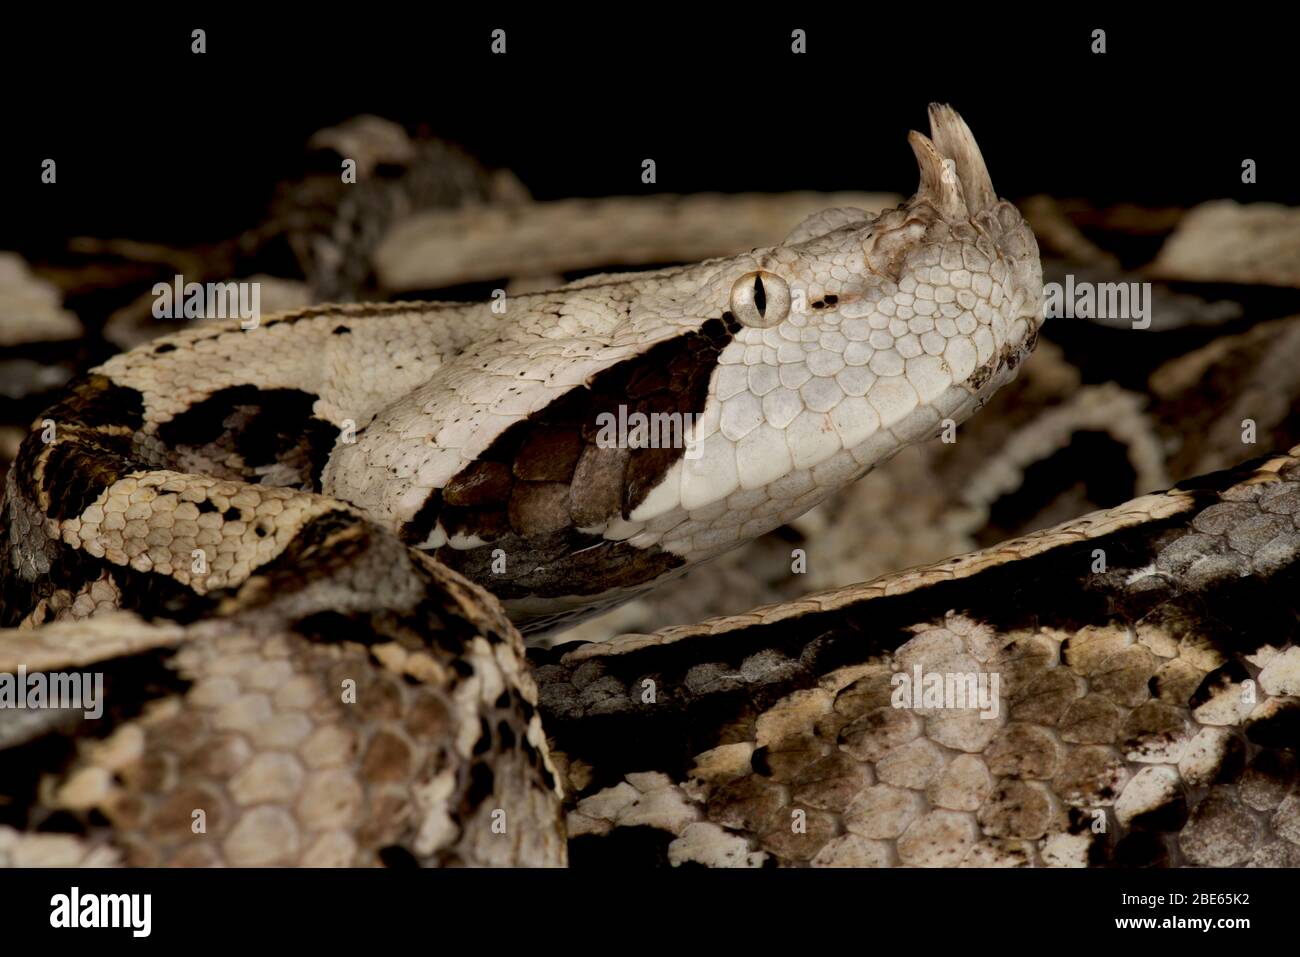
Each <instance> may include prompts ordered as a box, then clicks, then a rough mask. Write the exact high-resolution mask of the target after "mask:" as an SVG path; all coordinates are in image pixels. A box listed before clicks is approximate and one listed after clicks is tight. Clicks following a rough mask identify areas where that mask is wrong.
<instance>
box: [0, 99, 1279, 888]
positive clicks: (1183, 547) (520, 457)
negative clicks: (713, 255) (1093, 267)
mask: <svg viewBox="0 0 1300 957" xmlns="http://www.w3.org/2000/svg"><path fill="white" fill-rule="evenodd" d="M930 120H931V136H930V137H928V138H927V137H925V136H922V135H920V134H918V133H913V134H912V135H911V137H910V142H911V145H912V148H913V150H914V152H915V154H916V158H917V162H918V164H919V167H920V185H919V187H918V189H917V192H916V194H915V195H914V196H913V197H912V198H911V199H910V200H908V201H907V202H906V203H904V204H903V205H901V206H899V207H898V208H896V209H891V210H887V211H885V212H883V213H881V214H880V215H879V216H877V217H875V218H870V217H869V216H868V215H867V214H866V213H864V212H862V211H861V210H856V209H847V208H833V209H827V210H825V211H823V212H821V213H819V214H817V215H814V216H812V217H810V218H809V219H807V220H806V221H805V222H803V223H802V224H801V225H800V226H798V227H797V228H796V229H795V230H794V232H793V233H792V234H791V235H790V236H789V237H788V238H787V239H786V240H785V242H784V243H782V244H780V245H778V246H774V247H770V248H762V249H755V250H752V251H751V252H748V253H745V254H742V255H738V256H735V257H732V258H729V259H717V260H709V261H705V262H701V263H698V264H695V265H691V266H685V267H675V268H669V269H662V270H658V271H653V272H639V273H629V274H622V275H600V276H595V277H591V278H588V279H583V280H580V281H578V282H574V283H571V284H569V285H567V286H564V287H563V288H561V289H558V290H555V291H551V292H542V293H535V294H527V295H518V296H513V297H511V298H510V299H509V301H508V305H507V309H506V311H505V313H504V314H499V313H498V312H495V311H494V310H493V308H492V305H491V304H488V303H484V304H481V305H452V304H445V305H444V304H428V303H394V304H365V305H341V306H322V307H313V308H309V309H304V310H300V311H296V312H291V313H284V314H278V315H276V316H273V317H271V318H269V319H268V320H266V321H264V322H262V323H260V324H258V325H257V326H256V327H255V328H251V329H245V328H242V327H241V326H240V324H239V322H238V321H231V322H226V323H219V324H218V323H204V324H201V325H200V326H199V327H198V328H195V329H193V330H187V331H183V332H180V333H177V334H175V335H169V336H164V337H162V338H160V339H155V340H153V341H151V342H149V343H146V344H145V345H143V346H140V347H139V348H136V349H134V350H133V351H130V352H127V353H124V354H122V355H119V356H115V357H114V358H112V359H110V360H109V361H108V362H106V363H104V364H103V365H101V366H100V367H98V368H97V369H95V370H93V371H92V372H91V373H90V374H89V375H87V376H85V377H83V378H81V379H79V380H78V381H76V382H75V383H74V384H73V385H71V386H70V387H69V388H68V389H67V391H66V393H65V394H64V396H63V398H62V399H61V400H60V401H59V402H58V403H57V404H56V405H55V406H54V407H53V408H51V409H49V410H48V411H47V412H46V413H45V414H44V415H43V416H41V417H40V419H39V420H38V421H37V422H36V423H35V424H34V426H33V429H32V431H31V432H30V433H29V434H28V436H27V437H26V439H25V440H24V442H23V444H22V446H21V448H20V450H19V453H18V456H17V459H16V460H15V463H14V467H13V468H12V469H11V470H10V471H9V473H8V475H7V478H6V484H5V491H4V506H3V515H4V522H5V526H6V528H5V536H4V539H3V549H4V555H3V563H2V565H0V585H2V586H3V616H4V617H3V622H2V624H3V625H4V626H5V627H6V628H7V629H8V630H6V631H5V632H4V633H3V640H0V672H10V673H17V672H18V670H19V669H20V668H21V669H23V670H24V671H25V672H26V673H28V674H46V675H48V676H51V677H53V676H56V675H58V674H64V673H71V672H78V671H93V672H97V673H102V674H103V676H104V681H105V696H104V701H105V712H104V715H103V717H102V718H100V719H98V720H87V719H85V718H84V717H83V716H82V713H81V712H80V711H78V710H76V709H64V710H58V709H44V710H12V709H5V710H0V761H2V762H3V770H4V774H3V775H0V807H3V809H4V811H5V817H4V818H3V821H4V823H3V824H2V825H0V861H3V862H5V863H42V862H56V861H57V862H59V863H72V862H75V863H112V864H135V865H156V864H173V865H208V864H233V865H294V864H301V865H370V864H377V863H383V864H389V865H392V864H400V863H419V864H425V865H428V864H455V863H460V864H489V865H492V864H495V865H506V864H528V865H542V864H550V865H554V864H562V863H564V862H565V861H566V859H567V857H568V853H569V850H568V848H569V844H568V842H569V841H577V840H588V841H599V840H613V839H616V838H617V836H618V835H619V834H620V833H623V832H626V831H627V830H628V829H637V828H639V829H650V830H652V831H654V832H656V833H658V834H659V835H661V836H662V842H661V845H662V858H663V859H664V860H666V861H668V862H669V863H672V864H682V863H687V862H695V863H703V864H709V865H725V866H759V865H764V864H770V863H780V864H796V865H797V864H807V863H811V864H814V865H869V866H885V865H890V864H897V863H905V864H920V865H928V866H947V865H958V864H962V865H967V866H971V865H975V866H979V865H993V864H1046V865H1082V864H1099V863H1108V862H1111V863H1121V864H1151V863H1171V864H1181V863H1193V864H1241V863H1256V864H1287V863H1295V862H1296V860H1297V855H1298V854H1300V797H1298V796H1297V794H1296V792H1295V789H1294V787H1293V781H1294V777H1295V768H1294V764H1295V761H1294V751H1295V749H1296V747H1297V743H1298V742H1300V709H1298V708H1297V698H1296V696H1297V695H1300V650H1297V648H1296V646H1295V644H1294V643H1293V641H1292V640H1291V637H1292V634H1293V628H1294V614H1293V613H1292V612H1291V610H1290V607H1289V606H1288V605H1286V603H1285V600H1284V598H1281V597H1279V596H1284V595H1285V594H1286V593H1287V591H1288V585H1289V583H1290V576H1292V575H1293V574H1294V567H1295V562H1294V557H1295V553H1296V550H1297V548H1300V536H1298V535H1297V532H1296V525H1295V521H1296V519H1297V516H1300V462H1298V461H1297V459H1296V457H1295V456H1294V455H1279V456H1274V457H1270V458H1265V459H1261V460H1256V461H1253V462H1251V463H1247V464H1245V465H1242V466H1240V467H1238V468H1237V469H1236V470H1232V471H1229V472H1224V473H1216V474H1214V475H1211V476H1207V477H1205V478H1204V479H1202V480H1199V481H1196V482H1191V483H1188V484H1187V485H1185V486H1183V487H1175V488H1174V489H1172V490H1170V491H1168V492H1164V493H1160V494H1154V495H1147V496H1144V497H1142V498H1139V499H1135V500H1133V501H1131V502H1129V503H1127V504H1125V505H1121V506H1119V507H1117V508H1114V509H1111V510H1108V511H1105V512H1097V513H1093V514H1090V515H1086V516H1084V517H1082V518H1079V519H1076V520H1074V521H1072V522H1068V523H1065V524H1063V525H1059V526H1057V527H1054V528H1050V529H1047V530H1045V531H1042V532H1038V533H1035V534H1033V535H1030V536H1026V537H1023V538H1019V539H1013V540H1011V541H1007V542H1003V543H1001V544H1000V545H996V546H993V547H991V548H988V549H985V550H983V551H979V552H974V553H971V554H968V555H964V556H960V557H957V558H953V559H950V560H948V561H945V562H942V563H938V564H934V565H929V566H925V567H921V568H916V569H912V570H909V571H906V572H900V573H896V574H893V575H889V576H885V577H884V578H881V579H878V580H876V581H874V582H871V583H867V584H864V585H858V586H851V587H849V588H845V589H839V590H836V591H832V592H825V593H822V594H819V595H813V596H809V597H807V598H805V599H801V600H798V601H794V602H787V603H784V604H779V605H773V606H769V607H765V608H759V609H755V610H754V611H753V612H751V613H749V614H747V615H742V616H736V617H733V618H724V619H713V620H710V621H706V622H703V623H702V624H700V625H694V626H684V627H678V628H669V629H665V630H663V631H661V632H659V633H656V634H654V635H627V636H623V637H621V638H618V639H615V640H614V641H612V642H608V643H603V644H586V645H580V646H578V647H576V648H573V647H572V646H569V647H568V648H567V649H566V648H557V649H552V650H545V649H534V650H533V651H532V652H531V656H532V659H533V660H532V661H531V662H530V661H529V660H528V655H529V653H528V652H526V649H525V645H524V641H523V638H522V635H521V632H522V634H523V635H528V634H541V633H544V632H546V631H548V630H552V629H555V628H556V627H558V626H560V625H568V624H571V623H573V622H574V621H576V620H578V619H580V618H582V617H584V616H586V615H590V614H592V613H594V612H596V611H599V610H602V609H605V608H609V607H612V606H614V605H617V604H619V603H621V602H624V601H627V600H628V599H630V598H633V597H635V596H637V595H639V594H642V593H643V592H645V591H647V590H648V589H650V588H651V587H653V586H654V585H657V584H659V583H661V582H663V581H665V580H668V579H670V578H673V577H676V576H679V575H681V574H683V573H684V572H685V571H686V570H688V569H689V568H690V567H692V566H693V565H696V564H698V563H700V562H704V561H707V560H709V559H712V558H715V557H717V556H719V555H721V554H723V553H725V552H727V551H729V550H731V549H733V548H735V547H736V546H738V545H741V544H744V543H746V542H748V541H750V540H752V539H754V538H756V537H757V536H759V535H762V534H764V533H766V532H768V531H771V530H772V529H774V528H777V527H778V526H781V525H783V524H784V523H786V522H788V521H790V520H792V519H794V518H796V517H797V516H799V515H801V514H803V513H804V512H806V511H807V510H809V509H811V508H812V507H813V506H815V505H817V504H818V503H820V502H822V501H823V500H825V499H826V498H827V497H828V496H830V495H831V494H832V493H834V492H835V491H837V490H839V489H841V488H843V487H845V486H847V485H849V484H850V483H852V482H854V481H856V480H857V479H859V478H860V477H862V476H863V475H864V474H865V473H867V472H868V471H870V470H871V469H872V468H873V467H875V466H876V465H878V464H880V463H882V462H884V461H885V460H887V459H889V458H890V457H892V456H893V455H894V454H895V453H897V452H899V451H900V450H901V449H903V448H904V447H906V446H909V445H912V444H914V443H918V442H922V441H925V440H927V439H931V438H933V437H935V436H936V435H938V434H940V433H941V432H942V431H943V430H944V429H946V428H952V427H954V426H956V425H958V424H960V423H961V422H963V421H964V420H965V419H966V418H967V417H969V416H970V415H972V414H973V413H974V412H975V411H976V410H977V409H979V408H980V407H982V406H983V405H984V404H985V403H986V402H987V401H988V400H989V398H990V397H991V396H992V394H993V393H994V392H995V391H996V390H997V389H998V388H999V387H1001V386H1002V385H1004V384H1006V383H1007V382H1009V381H1010V380H1011V379H1012V377H1013V376H1014V375H1015V373H1016V372H1017V369H1018V367H1019V366H1020V364H1021V362H1022V361H1023V360H1024V359H1025V358H1026V356H1028V354H1029V353H1030V352H1031V350H1032V349H1033V348H1034V345H1035V342H1036V340H1037V335H1038V330H1039V327H1040V325H1041V324H1042V321H1043V312H1042V286H1043V279H1042V270H1041V265H1040V260H1039V251H1038V246H1037V243H1036V241H1035V238H1034V235H1033V233H1032V232H1031V230H1030V228H1029V226H1028V225H1027V224H1026V223H1025V221H1024V220H1023V219H1022V217H1021V214H1020V213H1019V212H1018V211H1017V209H1016V208H1015V207H1014V206H1012V205H1011V204H1010V203H1008V202H1006V201H1004V200H1000V199H999V198H998V197H997V196H996V194H995V193H994V191H993V187H992V183H991V181H990V179H989V175H988V172H987V170H986V169H985V165H984V161H983V158H982V156H981V154H980V151H979V149H978V147H977V146H976V145H975V141H974V139H973V138H972V136H971V134H970V131H969V130H968V129H967V127H966V125H965V123H964V122H963V121H962V120H961V119H960V117H958V116H957V114H956V113H955V112H953V111H952V110H951V109H949V108H947V107H943V106H934V107H932V108H931V114H930ZM629 412H639V413H641V414H643V415H646V416H663V417H665V420H667V419H670V418H671V417H673V416H677V417H683V416H685V417H690V418H689V419H687V421H689V422H691V423H692V426H693V427H692V430H691V437H692V439H693V444H692V445H691V446H690V447H689V448H684V447H682V445H681V444H680V443H677V444H675V445H674V444H670V445H669V447H628V445H627V444H626V443H609V442H605V441H603V440H601V438H600V428H599V425H600V423H601V422H602V421H607V418H604V417H607V416H613V417H615V418H616V419H617V417H618V416H619V415H620V414H623V415H626V414H628V413H629ZM863 536H864V539H865V540H866V541H868V542H869V541H870V529H864V530H863ZM1099 553H1100V554H1101V555H1102V560H1101V561H1100V562H1099V561H1098V557H1097V556H1098V554H1099ZM512 622H513V624H512ZM1243 626H1249V627H1243ZM516 629H518V630H516ZM918 669H919V670H918ZM922 673H937V674H949V675H950V674H958V675H972V676H977V677H979V678H981V679H983V678H985V677H993V676H996V677H997V678H998V683H997V684H996V685H994V687H995V688H998V689H999V690H998V691H997V692H996V694H997V695H999V697H998V698H997V700H996V704H997V707H996V708H994V709H993V710H994V711H995V714H992V715H984V716H981V714H980V709H977V708H969V707H965V708H945V707H943V706H942V705H941V704H936V703H934V702H930V701H929V700H928V699H927V700H922V699H920V698H918V699H917V702H915V703H914V704H915V706H907V707H897V706H896V701H895V700H894V699H895V695H894V692H895V690H896V687H897V682H896V681H895V680H894V678H895V676H896V675H899V674H902V675H912V674H918V675H919V674H922ZM54 832H58V833H57V836H56V835H55V833H54ZM574 846H575V847H576V846H577V845H576V844H575V845H574Z"/></svg>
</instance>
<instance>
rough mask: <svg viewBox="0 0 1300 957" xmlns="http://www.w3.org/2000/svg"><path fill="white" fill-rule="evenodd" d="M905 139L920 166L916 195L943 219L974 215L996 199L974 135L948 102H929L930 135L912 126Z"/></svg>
mask: <svg viewBox="0 0 1300 957" xmlns="http://www.w3.org/2000/svg"><path fill="white" fill-rule="evenodd" d="M907 141H908V142H909V143H910V144H911V146H912V151H913V152H914V153H915V154H916V162H917V165H918V166H919V167H920V170H921V182H920V185H919V186H918V187H917V197H918V198H920V199H924V200H927V201H929V203H930V204H931V205H932V206H934V208H935V209H937V210H938V211H939V212H940V213H942V214H943V216H944V218H945V219H973V218H975V217H976V216H978V215H979V214H980V213H982V212H984V211H985V210H987V209H989V208H990V207H992V206H993V205H994V204H995V203H996V202H997V201H998V197H997V194H996V193H995V192H994V191H993V181H992V180H991V179H989V171H988V167H987V166H985V165H984V156H983V154H981V153H980V148H979V146H978V145H977V144H976V142H975V136H974V135H973V134H972V133H971V131H970V127H969V126H967V125H966V121H965V120H963V119H962V118H961V116H960V115H959V114H958V113H957V111H956V110H954V109H953V108H952V107H951V106H948V105H946V104H943V103H931V104H930V135H929V136H926V135H925V134H923V133H918V132H916V131H915V130H913V131H912V132H911V133H909V134H908V137H907Z"/></svg>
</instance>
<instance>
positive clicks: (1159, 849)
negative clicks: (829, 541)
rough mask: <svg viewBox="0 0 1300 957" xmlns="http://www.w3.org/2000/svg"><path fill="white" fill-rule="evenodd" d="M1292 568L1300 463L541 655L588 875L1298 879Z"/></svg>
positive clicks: (546, 702)
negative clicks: (711, 871)
mask: <svg viewBox="0 0 1300 957" xmlns="http://www.w3.org/2000/svg"><path fill="white" fill-rule="evenodd" d="M1298 559H1300V447H1297V448H1295V449H1292V450H1291V452H1290V453H1288V454H1284V455H1276V456H1271V457H1266V458H1263V459H1257V460H1254V461H1252V462H1249V463H1246V464H1244V465H1242V466H1239V467H1238V468H1235V469H1231V470H1228V471H1226V472H1222V473H1215V474H1211V475H1207V476H1201V477H1199V478H1197V479H1194V480H1191V481H1188V482H1186V483H1183V484H1182V485H1181V486H1178V487H1175V488H1174V489H1172V490H1170V491H1168V492H1164V493H1160V494H1153V495H1147V496H1143V497H1141V498H1138V499H1134V500H1133V501H1130V502H1128V503H1126V504H1124V505H1121V506H1119V507H1117V508H1114V509H1110V510H1108V511H1103V512H1096V513H1093V514H1090V515H1086V516H1083V517H1081V518H1079V519H1076V520H1074V521H1071V522H1067V523H1065V524H1063V525H1059V526H1057V527H1055V528H1050V529H1047V530H1044V531H1042V532H1038V533H1035V534H1033V535H1029V536H1027V537H1024V538H1020V539H1014V540H1011V541H1008V542H1005V543H1003V544H1001V545H997V546H994V547H992V548H988V549H985V550H983V551H979V552H974V553H972V554H969V555H964V556H961V557H958V558H954V559H951V560H949V561H945V562H941V563H938V564H935V565H931V566H926V567H921V568H917V569H913V570H910V571H906V572H900V573H897V574H893V575H888V576H885V577H883V578H881V579H878V580H876V581H873V582H870V583H866V584H862V585H854V586H849V587H847V588H842V589H838V590H835V591H831V592H825V593H822V594H819V595H811V596H809V597H807V598H806V599H802V600H799V601H794V602H789V603H786V604H783V605H774V606H770V607H766V608H757V609H755V610H754V611H752V612H750V613H748V614H745V615H740V616H735V617H732V618H722V619H714V620H710V621H705V622H703V623H701V624H699V625H694V626H683V627H678V628H669V629H665V630H664V631H663V632H660V633H658V634H653V635H627V636H624V637H622V638H619V639H615V640H614V641H612V642H610V643H607V644H602V645H584V646H581V647H579V648H577V649H571V650H567V651H563V653H561V650H562V649H556V651H554V652H551V653H542V652H536V653H535V654H537V655H538V656H539V658H540V659H542V660H541V661H540V662H539V663H540V667H539V668H538V670H537V677H538V681H539V685H540V688H541V702H542V712H543V717H544V720H545V722H546V725H547V728H548V730H549V733H550V734H551V736H552V742H553V745H554V747H555V748H556V749H558V752H559V754H560V758H561V763H562V764H563V765H564V766H565V767H567V768H568V769H569V770H568V776H569V778H570V779H571V781H572V780H576V781H577V782H579V783H580V785H581V790H580V791H579V792H578V793H576V794H572V795H571V798H570V813H569V824H568V826H569V834H570V839H571V855H572V857H573V860H574V862H575V863H581V862H583V861H591V860H606V859H610V858H613V859H619V860H624V861H626V860H629V859H630V856H631V855H630V854H629V853H627V852H628V850H629V849H631V848H635V849H636V852H637V854H638V856H639V857H640V859H641V860H643V861H659V862H671V863H673V864H682V863H687V862H695V863H703V864H708V865H712V866H759V865H763V864H771V863H779V864H784V865H808V864H811V865H814V866H867V867H885V866H891V865H898V864H907V865H917V866H928V867H955V866H966V867H972V866H975V867H978V866H1025V865H1045V866H1064V867H1080V866H1089V865H1109V866H1121V867H1149V866H1177V865H1197V866H1219V867H1236V866H1247V865H1248V866H1259V867H1279V866H1281V867H1295V866H1300V778H1298V777H1297V768H1296V763H1297V761H1296V759H1297V753H1298V752H1300V640H1298V635H1297V626H1296V621H1297V611H1298V610H1300V598H1297V596H1300V587H1298V586H1300V580H1298V577H1300V561H1298ZM927 675H937V676H939V677H940V678H941V679H952V678H954V677H955V678H959V679H963V684H964V685H965V686H966V687H967V688H970V689H972V690H973V689H974V688H975V687H977V686H978V687H981V688H984V689H988V690H990V691H991V700H990V699H987V698H984V697H982V696H977V695H972V697H970V698H967V699H966V700H965V701H964V702H963V701H961V700H956V701H954V700H950V699H949V698H948V697H947V694H946V693H947V692H948V691H949V690H950V689H951V683H950V682H945V684H944V685H942V686H941V693H937V694H936V695H935V696H934V697H931V695H930V691H929V690H928V688H929V686H927V685H926V683H925V676H927ZM918 676H919V684H920V686H921V687H920V689H919V691H920V692H921V693H919V694H918V693H916V692H914V691H913V686H914V682H918ZM995 676H996V678H997V681H996V683H995V682H994V681H993V680H991V679H993V678H994V677H995ZM646 688H654V689H655V694H654V696H653V701H652V702H650V701H648V699H647V697H646V695H645V694H644V689H646ZM900 692H901V693H900ZM976 697H979V700H978V701H976V702H975V704H976V706H974V707H972V706H970V704H971V702H972V701H973V700H975V698H976ZM628 742H637V743H638V744H637V746H636V747H630V746H629V745H628ZM570 790H571V791H572V790H574V789H573V788H570ZM634 835H636V836H635V837H634Z"/></svg>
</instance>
